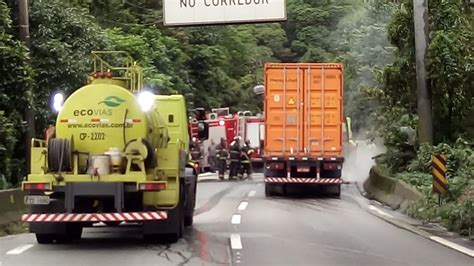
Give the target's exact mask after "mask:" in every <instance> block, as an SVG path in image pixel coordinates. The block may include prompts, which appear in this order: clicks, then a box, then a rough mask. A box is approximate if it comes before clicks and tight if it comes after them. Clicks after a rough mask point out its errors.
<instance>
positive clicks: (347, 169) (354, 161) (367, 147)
mask: <svg viewBox="0 0 474 266" xmlns="http://www.w3.org/2000/svg"><path fill="white" fill-rule="evenodd" d="M382 153H385V146H383V144H375V143H372V142H371V141H367V140H357V147H356V148H352V149H350V151H347V152H346V153H345V161H344V166H343V169H342V177H343V179H344V180H345V181H350V182H354V181H356V182H358V183H363V182H364V181H365V180H366V179H367V178H368V177H369V172H370V168H372V166H374V165H375V160H374V159H372V158H373V157H375V156H377V155H380V154H382Z"/></svg>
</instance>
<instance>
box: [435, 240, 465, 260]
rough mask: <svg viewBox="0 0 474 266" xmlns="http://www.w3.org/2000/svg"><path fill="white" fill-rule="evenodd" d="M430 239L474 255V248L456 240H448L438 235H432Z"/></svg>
mask: <svg viewBox="0 0 474 266" xmlns="http://www.w3.org/2000/svg"><path fill="white" fill-rule="evenodd" d="M430 239H431V240H433V241H436V242H438V243H440V244H441V245H444V246H447V247H449V248H452V249H455V250H457V251H459V252H462V253H464V254H466V255H468V256H471V257H474V250H472V249H470V248H467V247H463V246H461V245H459V244H456V243H454V242H451V241H449V240H446V239H444V238H441V237H438V236H430Z"/></svg>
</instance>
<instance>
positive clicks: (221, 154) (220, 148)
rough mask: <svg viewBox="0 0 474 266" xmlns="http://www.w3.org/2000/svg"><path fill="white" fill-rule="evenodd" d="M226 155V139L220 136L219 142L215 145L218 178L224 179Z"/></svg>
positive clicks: (227, 154)
mask: <svg viewBox="0 0 474 266" xmlns="http://www.w3.org/2000/svg"><path fill="white" fill-rule="evenodd" d="M228 156H229V152H228V151H227V140H226V139H225V138H221V142H220V143H219V144H217V146H216V159H217V168H218V169H219V179H220V180H223V179H224V174H225V170H226V168H227V157H228Z"/></svg>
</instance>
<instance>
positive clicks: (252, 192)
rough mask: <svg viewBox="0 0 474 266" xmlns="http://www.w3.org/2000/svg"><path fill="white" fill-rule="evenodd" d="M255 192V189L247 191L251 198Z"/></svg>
mask: <svg viewBox="0 0 474 266" xmlns="http://www.w3.org/2000/svg"><path fill="white" fill-rule="evenodd" d="M256 193H257V191H256V190H252V191H250V192H249V194H248V196H249V198H251V197H253V196H255V194H256Z"/></svg>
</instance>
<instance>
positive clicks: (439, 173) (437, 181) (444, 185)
mask: <svg viewBox="0 0 474 266" xmlns="http://www.w3.org/2000/svg"><path fill="white" fill-rule="evenodd" d="M431 161H432V164H433V190H434V192H436V193H439V194H443V193H444V192H446V190H447V189H448V179H447V178H446V171H447V170H448V169H447V167H446V156H444V155H432V156H431Z"/></svg>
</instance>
